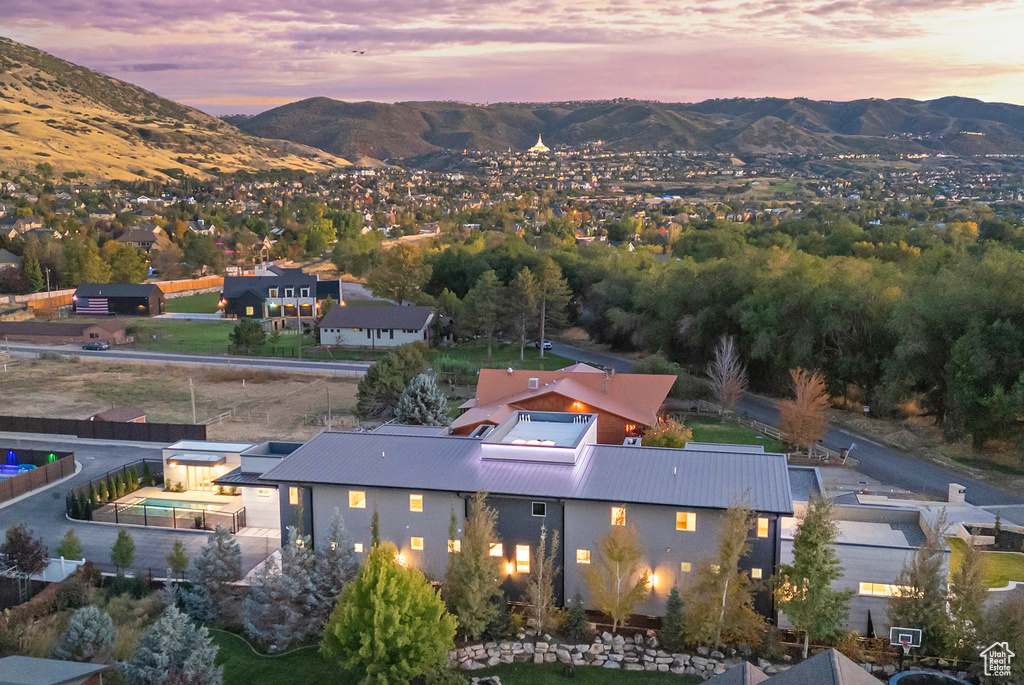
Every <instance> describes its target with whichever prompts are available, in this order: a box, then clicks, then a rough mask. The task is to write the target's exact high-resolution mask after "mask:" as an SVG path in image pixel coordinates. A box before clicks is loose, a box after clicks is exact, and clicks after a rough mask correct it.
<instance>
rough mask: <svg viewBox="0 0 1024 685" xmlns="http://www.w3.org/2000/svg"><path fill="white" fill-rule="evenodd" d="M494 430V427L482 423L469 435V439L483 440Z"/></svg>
mask: <svg viewBox="0 0 1024 685" xmlns="http://www.w3.org/2000/svg"><path fill="white" fill-rule="evenodd" d="M493 428H494V426H492V425H491V424H489V423H482V424H480V425H479V426H477V427H476V428H475V429H474V430H473V432H472V433H470V434H469V437H471V438H482V437H484V436H485V435H487V434H488V433H490V432H491V429H493Z"/></svg>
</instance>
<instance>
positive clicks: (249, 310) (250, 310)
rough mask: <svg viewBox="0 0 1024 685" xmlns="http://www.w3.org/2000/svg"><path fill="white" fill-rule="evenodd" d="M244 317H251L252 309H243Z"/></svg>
mask: <svg viewBox="0 0 1024 685" xmlns="http://www.w3.org/2000/svg"><path fill="white" fill-rule="evenodd" d="M245 315H246V316H252V307H246V308H245Z"/></svg>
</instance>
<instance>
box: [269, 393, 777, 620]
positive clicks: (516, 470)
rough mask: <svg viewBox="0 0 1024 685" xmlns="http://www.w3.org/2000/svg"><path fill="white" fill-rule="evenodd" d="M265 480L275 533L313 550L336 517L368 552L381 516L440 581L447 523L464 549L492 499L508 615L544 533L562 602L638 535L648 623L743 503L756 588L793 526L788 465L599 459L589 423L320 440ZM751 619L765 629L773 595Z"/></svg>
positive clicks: (546, 416)
mask: <svg viewBox="0 0 1024 685" xmlns="http://www.w3.org/2000/svg"><path fill="white" fill-rule="evenodd" d="M482 430H483V431H488V428H483V429H482ZM261 480H263V481H264V482H267V483H274V484H277V486H278V487H279V488H280V493H281V526H282V529H283V528H284V527H286V526H289V525H294V524H295V523H297V522H298V521H297V519H298V517H299V516H302V518H303V521H302V524H303V529H304V530H306V531H311V533H312V535H313V542H314V544H316V539H317V537H318V536H319V535H322V534H323V532H324V531H325V530H326V529H327V527H328V526H329V525H330V521H331V519H332V517H333V515H334V511H335V510H336V509H337V510H339V511H340V512H341V513H342V514H343V515H344V517H345V522H346V525H347V527H348V529H349V530H350V531H351V533H352V535H353V537H354V538H355V542H356V549H357V551H365V550H366V549H368V548H369V545H370V522H371V519H372V517H373V512H374V511H377V512H378V514H379V518H380V534H381V537H382V538H384V539H388V540H391V541H393V542H395V544H396V545H397V546H398V548H399V551H400V553H401V555H402V558H403V561H405V563H409V564H411V565H413V566H415V567H416V568H418V569H420V570H422V571H423V572H424V573H425V574H426V575H427V576H428V577H429V578H432V579H435V580H441V579H442V578H443V577H444V573H445V570H446V568H447V563H448V550H449V545H450V544H453V545H454V544H455V543H454V542H451V541H450V540H449V536H448V529H449V520H450V517H451V515H452V513H454V514H455V517H456V521H457V526H458V529H459V533H460V535H461V530H462V526H463V522H464V521H465V517H466V515H467V509H468V503H469V500H470V499H471V497H472V496H473V493H475V492H477V491H482V492H487V493H489V497H488V502H489V504H490V505H491V506H492V507H494V509H496V510H497V513H498V525H497V532H498V535H499V538H500V540H499V541H495V543H496V544H495V546H494V548H493V550H492V551H493V554H494V556H499V557H501V558H502V559H503V560H504V566H503V568H504V569H505V580H504V584H503V587H504V590H505V592H506V596H507V597H508V598H509V600H511V601H516V600H518V599H519V598H520V596H521V593H522V590H523V587H524V585H525V581H526V579H527V578H528V577H529V575H528V574H529V573H530V555H531V552H532V551H534V550H535V548H536V545H537V544H538V541H539V538H540V529H541V526H542V525H544V526H545V527H546V528H547V530H548V532H549V534H551V533H552V532H554V531H558V533H559V538H560V541H561V545H560V552H559V554H560V556H561V563H560V564H559V565H560V567H561V570H562V573H561V574H560V575H559V577H558V579H557V581H556V594H557V595H558V598H559V601H564V598H566V597H571V596H572V595H573V594H574V593H576V592H577V591H579V592H581V593H583V594H584V596H586V587H585V584H584V582H583V569H584V568H585V567H586V565H587V564H590V563H592V562H593V561H596V555H597V553H598V548H599V541H600V539H601V537H602V536H603V535H604V534H605V533H607V532H608V531H609V530H610V529H611V527H612V526H615V525H625V524H632V525H635V526H636V528H637V530H638V531H639V533H640V536H641V539H642V541H643V544H644V547H645V549H646V551H647V553H646V557H645V558H644V560H643V562H642V564H643V570H649V571H650V572H651V573H652V574H653V575H652V584H653V587H652V588H651V593H650V594H649V596H648V598H647V599H646V600H645V601H644V603H643V604H642V605H641V606H640V607H639V611H640V612H641V613H647V614H652V615H653V614H660V613H661V612H662V609H663V605H664V601H665V598H666V597H667V595H668V592H669V590H670V589H671V588H672V586H673V585H679V586H680V588H681V589H684V590H685V588H686V587H687V586H688V585H689V584H690V583H691V582H692V580H691V579H692V577H693V574H692V572H693V571H694V570H695V569H696V568H697V564H698V563H699V562H700V561H701V560H703V559H705V558H707V557H709V556H711V555H712V554H713V552H714V551H715V549H716V547H717V541H718V533H719V529H720V526H721V524H722V519H723V515H724V513H725V510H726V508H727V507H728V506H730V505H731V504H733V503H737V502H740V501H743V502H745V504H746V506H748V507H749V508H750V509H752V510H753V511H754V512H756V516H757V525H756V526H755V529H754V530H753V531H752V532H751V543H752V544H751V551H750V553H749V554H748V555H747V556H746V558H744V559H743V561H742V566H743V568H744V569H746V570H748V571H749V572H750V574H751V576H752V577H754V578H763V579H767V578H768V577H769V576H771V574H772V573H773V571H774V570H775V568H776V566H777V564H778V561H779V518H780V517H782V516H791V515H792V512H793V507H792V497H791V495H790V483H789V478H788V475H787V466H786V457H785V455H782V454H754V453H743V452H732V453H730V452H725V451H720V452H716V451H698V450H679V449H663V448H653V447H639V446H627V445H601V444H597V417H596V415H594V414H573V413H560V412H542V411H516V412H514V413H513V414H512V416H510V417H509V418H508V419H507V420H506V421H504V422H503V423H502V424H500V425H498V426H497V427H494V428H493V430H489V432H486V433H485V434H483V435H482V436H481V435H471V436H451V435H420V434H417V433H416V432H410V431H398V432H391V431H386V432H374V433H356V432H324V433H321V434H320V435H318V436H317V437H315V438H313V439H312V440H310V441H309V442H307V443H306V444H305V445H303V446H302V447H300V448H299V449H298V450H296V451H295V452H293V453H292V454H291V455H290V456H288V457H286V458H285V459H283V460H282V461H281V463H280V464H278V465H277V466H275V467H273V468H272V469H270V470H269V471H267V472H266V473H265V474H264V475H263V476H262V478H261ZM758 608H759V610H761V611H762V612H764V614H765V615H766V616H767V615H770V613H771V610H772V604H771V598H770V594H769V593H767V592H763V593H762V595H761V596H760V598H759V606H758Z"/></svg>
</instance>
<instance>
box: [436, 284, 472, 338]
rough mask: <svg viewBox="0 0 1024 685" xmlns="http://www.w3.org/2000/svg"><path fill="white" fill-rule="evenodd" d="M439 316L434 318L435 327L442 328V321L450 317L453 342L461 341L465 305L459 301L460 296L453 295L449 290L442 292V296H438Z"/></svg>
mask: <svg viewBox="0 0 1024 685" xmlns="http://www.w3.org/2000/svg"><path fill="white" fill-rule="evenodd" d="M436 306H437V316H436V317H435V318H434V324H435V326H440V325H441V321H442V319H443V318H444V317H448V318H450V319H451V320H452V338H453V340H458V339H459V330H460V328H459V326H460V324H463V323H465V318H464V314H465V309H466V308H465V304H464V303H463V301H462V300H460V299H459V296H458V295H456V294H455V293H453V292H452V291H451V290H449V289H448V288H445V289H444V290H442V291H441V294H440V295H438V296H437V305H436Z"/></svg>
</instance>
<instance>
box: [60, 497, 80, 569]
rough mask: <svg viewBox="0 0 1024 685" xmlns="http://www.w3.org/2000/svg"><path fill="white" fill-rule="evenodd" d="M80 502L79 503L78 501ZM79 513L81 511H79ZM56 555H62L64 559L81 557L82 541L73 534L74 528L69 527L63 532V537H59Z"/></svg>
mask: <svg viewBox="0 0 1024 685" xmlns="http://www.w3.org/2000/svg"><path fill="white" fill-rule="evenodd" d="M79 504H81V503H79ZM79 513H80V514H81V511H79ZM56 552H57V556H59V557H64V558H65V559H81V558H82V541H81V540H79V539H78V536H77V535H75V529H74V528H70V529H68V532H66V533H64V537H63V538H62V539H61V541H60V544H58V545H57V549H56Z"/></svg>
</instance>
